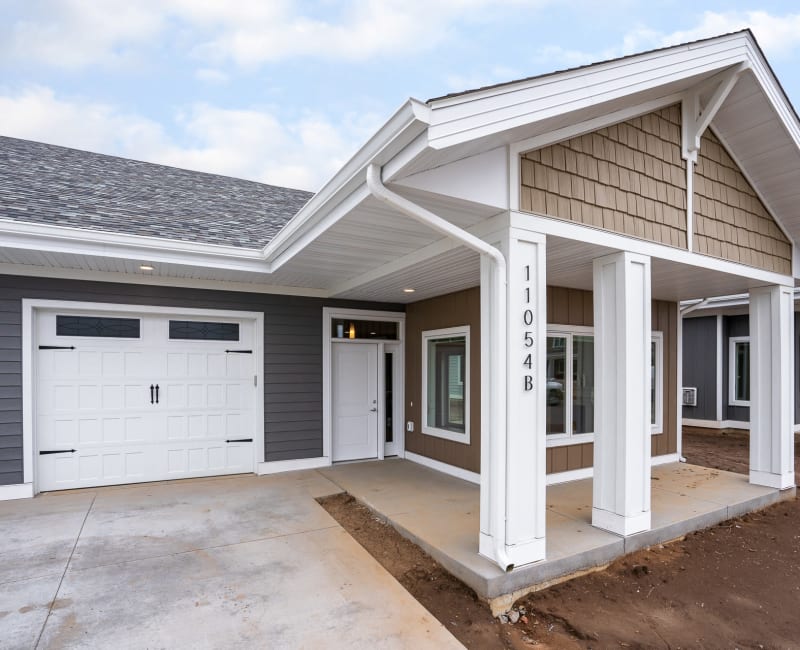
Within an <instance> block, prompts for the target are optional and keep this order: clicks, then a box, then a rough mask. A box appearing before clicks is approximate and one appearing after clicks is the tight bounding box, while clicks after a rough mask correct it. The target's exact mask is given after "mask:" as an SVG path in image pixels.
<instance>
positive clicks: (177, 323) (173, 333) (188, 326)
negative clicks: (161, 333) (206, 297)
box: [169, 320, 239, 341]
mask: <svg viewBox="0 0 800 650" xmlns="http://www.w3.org/2000/svg"><path fill="white" fill-rule="evenodd" d="M169 338H170V339H171V340H183V341H238V340H239V323H209V322H206V321H195V320H171V321H170V322H169Z"/></svg>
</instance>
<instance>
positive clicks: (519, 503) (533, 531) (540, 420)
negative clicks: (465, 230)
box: [480, 228, 547, 570]
mask: <svg viewBox="0 0 800 650" xmlns="http://www.w3.org/2000/svg"><path fill="white" fill-rule="evenodd" d="M490 241H491V243H492V244H494V245H496V246H497V247H498V248H499V249H500V250H501V251H502V252H503V254H504V256H505V258H506V263H507V271H506V282H507V286H506V291H505V296H504V298H505V300H504V301H496V296H495V295H494V294H493V291H494V288H495V287H496V286H497V285H496V284H495V283H493V282H492V277H491V275H492V272H493V267H492V266H491V265H490V263H489V262H488V261H482V263H481V534H480V553H481V555H484V556H486V557H488V558H490V559H492V560H493V561H495V562H496V563H497V564H499V565H500V566H501V567H503V568H505V569H507V570H508V569H510V568H511V567H512V566H521V565H523V564H529V563H531V562H536V561H538V560H543V559H544V557H545V507H546V505H545V490H546V476H545V471H546V467H545V433H544V432H545V395H546V379H545V364H546V347H545V346H546V336H547V333H546V332H547V325H546V322H547V321H546V319H547V313H546V309H547V302H546V283H545V237H544V235H541V234H538V233H532V232H528V231H526V230H522V229H517V228H508V229H507V230H505V231H504V232H503V233H502V234H501V235H500V237H499V239H494V238H492V239H490ZM500 302H505V310H504V313H502V314H501V313H497V309H496V305H498V304H500ZM498 335H500V336H501V338H503V339H504V340H505V344H504V348H503V350H502V351H499V350H498V351H497V353H495V352H494V350H493V348H492V345H493V343H496V341H497V340H498V339H497V338H496V337H497V336H498ZM503 335H504V336H503Z"/></svg>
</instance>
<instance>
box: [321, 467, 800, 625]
mask: <svg viewBox="0 0 800 650" xmlns="http://www.w3.org/2000/svg"><path fill="white" fill-rule="evenodd" d="M319 471H320V472H321V473H322V474H323V475H324V476H326V477H327V478H328V479H330V480H331V481H333V482H334V483H336V484H337V485H338V486H339V487H341V488H342V489H343V490H345V491H347V492H349V493H350V494H351V495H352V496H354V497H355V498H357V499H358V500H359V501H361V502H363V503H364V504H366V505H367V506H369V507H370V508H371V509H373V510H374V511H375V512H376V513H378V514H379V515H380V516H382V517H385V518H386V519H387V520H388V521H389V522H390V523H391V524H392V525H393V526H394V527H395V528H396V529H397V530H399V531H400V532H401V533H402V534H403V535H404V536H406V537H408V538H409V539H411V540H412V541H413V542H415V543H416V544H418V545H419V546H420V547H421V548H423V549H424V550H425V551H426V552H428V553H429V554H430V555H431V556H432V557H433V558H434V559H436V561H438V562H439V563H440V564H441V565H442V566H444V567H445V568H446V569H447V570H448V571H450V572H451V573H452V574H453V575H455V576H457V577H458V578H459V579H461V580H462V581H463V582H464V583H466V584H467V585H469V586H470V587H471V588H472V589H474V590H475V592H476V593H477V594H478V596H480V597H481V598H485V599H487V600H488V601H489V603H490V605H491V607H492V610H493V611H494V612H495V613H499V612H502V611H505V610H507V609H508V607H509V606H510V605H511V603H512V602H513V601H514V600H515V599H516V598H518V597H519V596H521V595H523V594H524V593H527V592H530V591H535V590H536V589H538V588H543V587H545V586H547V585H549V584H552V583H553V582H559V581H561V580H562V579H565V578H566V577H568V576H570V575H572V574H575V573H580V572H583V571H587V570H591V569H593V568H595V567H602V566H603V565H605V564H608V563H609V562H611V561H613V560H615V559H616V558H619V557H621V556H623V555H625V554H627V553H631V552H633V551H636V550H638V549H641V548H644V547H646V546H651V545H653V544H659V543H662V542H666V541H669V540H673V539H676V538H678V537H680V536H682V535H685V534H686V533H690V532H692V531H695V530H700V529H702V528H707V527H709V526H713V525H714V524H716V523H718V522H721V521H725V520H726V519H729V518H731V517H737V516H740V515H742V514H744V513H747V512H751V511H753V510H758V509H760V508H764V507H766V506H768V505H771V504H773V503H776V502H778V501H781V500H783V499H788V498H792V497H794V494H795V489H794V488H791V489H788V490H783V491H781V490H777V489H774V488H769V487H763V486H759V485H753V484H751V483H749V482H748V478H747V476H746V475H742V474H734V473H732V472H724V471H721V470H716V469H709V468H706V467H700V466H697V465H689V464H686V463H670V464H666V465H659V466H655V467H653V468H652V476H651V503H652V511H651V512H652V527H651V529H650V530H648V531H646V532H642V533H639V534H635V535H630V536H628V537H621V536H619V535H615V534H613V533H609V532H607V531H604V530H601V529H599V528H595V527H593V526H592V523H591V522H592V479H591V478H588V479H583V480H578V481H573V482H570V483H562V484H558V485H552V486H548V487H547V497H546V500H547V542H546V545H547V546H546V559H544V560H542V561H540V562H536V563H533V564H528V565H525V566H522V567H519V568H517V569H514V570H513V571H511V572H509V573H504V572H503V571H502V570H501V569H500V568H499V567H498V566H497V565H496V564H495V563H494V562H491V561H490V560H488V559H486V558H485V557H482V556H481V555H479V554H478V534H477V533H478V530H479V526H480V513H479V502H480V488H479V486H478V485H474V484H472V483H469V482H467V481H463V480H461V479H458V478H454V477H452V476H448V475H446V474H442V473H440V472H437V471H435V470H433V469H429V468H427V467H423V466H422V465H418V464H416V463H413V462H409V461H405V460H386V461H382V462H363V463H350V464H343V465H334V466H332V467H329V468H326V469H322V470H319Z"/></svg>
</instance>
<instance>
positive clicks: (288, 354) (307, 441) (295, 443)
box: [0, 276, 403, 485]
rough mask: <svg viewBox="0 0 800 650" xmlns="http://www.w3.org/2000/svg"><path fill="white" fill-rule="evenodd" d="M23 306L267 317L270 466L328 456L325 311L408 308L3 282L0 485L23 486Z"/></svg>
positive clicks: (129, 286)
mask: <svg viewBox="0 0 800 650" xmlns="http://www.w3.org/2000/svg"><path fill="white" fill-rule="evenodd" d="M22 298H36V299H48V300H74V301H83V302H100V303H116V304H129V305H158V306H166V307H189V308H195V309H226V310H241V311H254V312H262V313H263V314H264V388H263V390H264V428H265V433H264V437H265V440H264V444H265V450H266V460H268V461H272V460H290V459H300V458H313V457H316V456H321V455H322V336H323V332H322V308H323V306H330V307H352V308H361V309H386V310H392V311H403V306H402V305H392V304H385V303H365V302H355V301H341V300H322V299H318V298H300V297H295V296H282V295H271V294H259V293H249V292H232V291H212V290H205V289H186V288H177V287H164V286H148V285H138V284H115V283H111V282H87V281H78V280H61V279H56V278H31V277H22V276H0V485H10V484H14V483H21V482H22V478H23V477H22Z"/></svg>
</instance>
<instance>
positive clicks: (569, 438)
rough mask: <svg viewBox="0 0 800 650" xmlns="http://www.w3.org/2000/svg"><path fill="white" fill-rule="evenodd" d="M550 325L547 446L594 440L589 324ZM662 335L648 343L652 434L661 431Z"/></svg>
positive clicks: (662, 404)
mask: <svg viewBox="0 0 800 650" xmlns="http://www.w3.org/2000/svg"><path fill="white" fill-rule="evenodd" d="M557 327H558V329H557V330H556V329H555V328H556V326H553V329H551V330H550V331H548V334H547V366H546V367H547V377H546V380H547V415H546V419H545V421H546V432H547V444H548V446H551V447H553V446H560V445H574V444H578V443H581V442H591V441H592V440H593V439H594V334H593V330H592V328H589V327H568V326H561V325H560V326H557ZM663 368H664V335H663V334H662V333H661V332H653V334H652V340H651V343H650V381H651V385H650V425H651V433H654V434H655V433H662V432H663V416H664V371H663Z"/></svg>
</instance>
